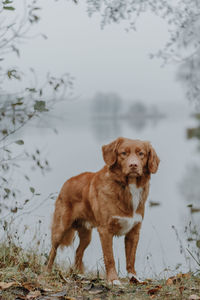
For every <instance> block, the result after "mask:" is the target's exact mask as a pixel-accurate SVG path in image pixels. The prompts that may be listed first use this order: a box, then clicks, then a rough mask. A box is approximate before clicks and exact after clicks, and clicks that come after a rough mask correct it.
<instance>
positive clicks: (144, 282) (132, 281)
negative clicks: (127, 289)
mask: <svg viewBox="0 0 200 300" xmlns="http://www.w3.org/2000/svg"><path fill="white" fill-rule="evenodd" d="M129 282H130V283H133V284H147V282H146V281H141V280H138V279H137V278H135V277H134V276H132V277H131V278H130V280H129Z"/></svg>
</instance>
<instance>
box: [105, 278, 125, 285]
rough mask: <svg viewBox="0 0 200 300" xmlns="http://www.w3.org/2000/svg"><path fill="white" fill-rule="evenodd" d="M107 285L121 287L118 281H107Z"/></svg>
mask: <svg viewBox="0 0 200 300" xmlns="http://www.w3.org/2000/svg"><path fill="white" fill-rule="evenodd" d="M108 284H109V285H115V286H121V285H122V284H121V282H120V281H119V280H118V279H115V280H112V281H108Z"/></svg>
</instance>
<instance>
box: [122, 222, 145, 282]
mask: <svg viewBox="0 0 200 300" xmlns="http://www.w3.org/2000/svg"><path fill="white" fill-rule="evenodd" d="M140 228H141V223H138V224H137V225H135V226H134V227H133V229H132V230H131V231H130V232H129V233H128V234H127V235H126V236H125V251H126V269H127V272H128V276H129V277H130V278H131V277H135V278H137V277H136V272H135V256H136V250H137V245H138V241H139V235H140Z"/></svg>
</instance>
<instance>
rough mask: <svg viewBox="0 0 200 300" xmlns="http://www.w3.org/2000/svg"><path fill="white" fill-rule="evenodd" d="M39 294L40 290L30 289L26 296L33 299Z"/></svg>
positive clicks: (28, 299) (29, 299)
mask: <svg viewBox="0 0 200 300" xmlns="http://www.w3.org/2000/svg"><path fill="white" fill-rule="evenodd" d="M39 296H41V293H40V291H31V292H30V293H28V295H27V296H26V299H27V300H34V299H35V298H37V297H39Z"/></svg>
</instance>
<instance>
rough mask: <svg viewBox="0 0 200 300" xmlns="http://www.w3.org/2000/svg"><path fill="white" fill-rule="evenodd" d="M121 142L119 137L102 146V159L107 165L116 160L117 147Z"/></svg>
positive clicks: (111, 164) (112, 163)
mask: <svg viewBox="0 0 200 300" xmlns="http://www.w3.org/2000/svg"><path fill="white" fill-rule="evenodd" d="M122 142H123V138H121V137H119V138H117V139H116V140H115V141H113V142H111V143H110V144H108V145H104V146H102V152H103V159H104V161H105V163H106V164H107V165H108V166H113V165H114V164H115V163H116V161H117V148H118V147H119V145H120V144H121V143H122Z"/></svg>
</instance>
